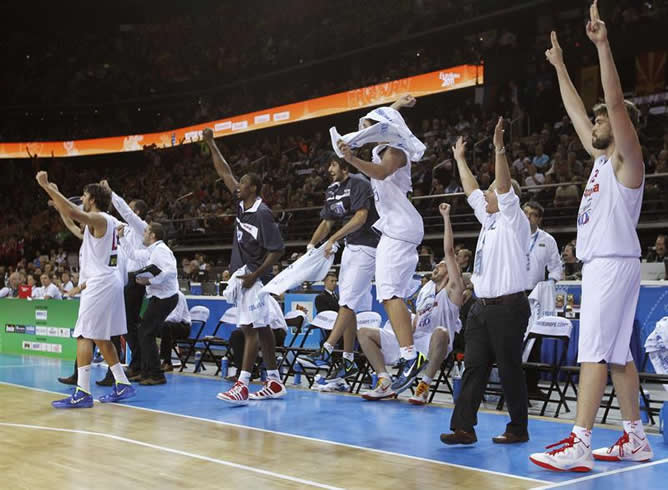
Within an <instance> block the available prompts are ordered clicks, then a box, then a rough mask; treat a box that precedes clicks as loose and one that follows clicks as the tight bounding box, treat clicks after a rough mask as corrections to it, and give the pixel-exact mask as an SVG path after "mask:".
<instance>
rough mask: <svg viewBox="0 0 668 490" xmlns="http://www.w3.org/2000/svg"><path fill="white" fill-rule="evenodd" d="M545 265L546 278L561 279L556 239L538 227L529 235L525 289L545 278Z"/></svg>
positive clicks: (561, 272)
mask: <svg viewBox="0 0 668 490" xmlns="http://www.w3.org/2000/svg"><path fill="white" fill-rule="evenodd" d="M546 267H547V271H548V279H554V280H555V281H561V279H562V275H563V271H562V264H561V255H559V247H558V246H557V241H556V240H555V239H554V237H552V235H550V234H549V233H548V232H546V231H544V230H541V229H540V228H538V229H537V230H536V232H535V233H533V234H532V235H531V237H529V287H528V288H527V289H533V288H535V287H536V284H538V283H539V282H541V281H544V280H545V268H546Z"/></svg>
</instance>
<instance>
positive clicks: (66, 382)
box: [58, 374, 77, 386]
mask: <svg viewBox="0 0 668 490" xmlns="http://www.w3.org/2000/svg"><path fill="white" fill-rule="evenodd" d="M58 382H59V383H63V384H64V385H72V386H76V385H77V377H76V376H75V375H74V374H73V375H72V376H68V377H67V378H58Z"/></svg>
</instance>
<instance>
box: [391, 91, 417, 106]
mask: <svg viewBox="0 0 668 490" xmlns="http://www.w3.org/2000/svg"><path fill="white" fill-rule="evenodd" d="M416 102H417V100H416V99H415V97H413V96H412V95H410V94H405V95H402V96H401V97H399V98H398V99H397V102H396V104H397V105H399V106H400V107H413V106H414V105H415V103H416Z"/></svg>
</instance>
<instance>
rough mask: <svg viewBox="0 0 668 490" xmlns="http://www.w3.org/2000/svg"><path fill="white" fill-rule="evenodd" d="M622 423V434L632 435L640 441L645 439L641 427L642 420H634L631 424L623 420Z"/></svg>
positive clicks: (643, 429) (643, 430)
mask: <svg viewBox="0 0 668 490" xmlns="http://www.w3.org/2000/svg"><path fill="white" fill-rule="evenodd" d="M622 423H623V424H624V432H626V433H627V434H631V433H633V434H635V435H637V436H638V437H639V438H640V439H643V438H644V437H645V428H644V427H643V425H642V420H636V421H633V422H632V421H630V420H624V421H623V422H622Z"/></svg>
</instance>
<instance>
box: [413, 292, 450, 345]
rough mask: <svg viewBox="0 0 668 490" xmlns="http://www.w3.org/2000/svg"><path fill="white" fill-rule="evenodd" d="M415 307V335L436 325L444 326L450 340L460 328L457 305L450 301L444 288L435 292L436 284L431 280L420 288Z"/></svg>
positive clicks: (428, 330) (430, 329)
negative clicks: (448, 332)
mask: <svg viewBox="0 0 668 490" xmlns="http://www.w3.org/2000/svg"><path fill="white" fill-rule="evenodd" d="M415 309H416V313H417V317H418V318H417V324H416V326H415V335H422V334H425V333H428V332H431V331H433V330H434V329H435V328H436V327H444V328H447V329H448V330H449V331H450V333H451V335H450V340H451V341H452V339H453V338H454V334H455V332H459V330H461V322H460V320H459V306H457V305H455V304H454V303H453V302H452V301H450V297H449V296H448V291H447V289H446V288H443V289H441V290H440V291H439V292H438V293H436V284H435V283H434V282H433V281H429V282H428V283H427V284H425V285H424V286H423V287H422V289H420V292H419V293H418V298H417V301H416V308H415Z"/></svg>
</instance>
